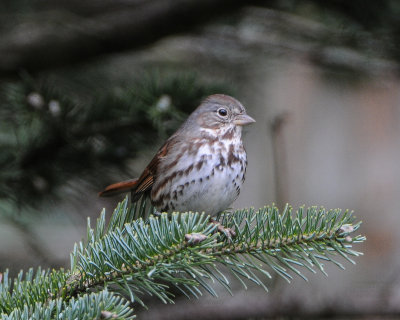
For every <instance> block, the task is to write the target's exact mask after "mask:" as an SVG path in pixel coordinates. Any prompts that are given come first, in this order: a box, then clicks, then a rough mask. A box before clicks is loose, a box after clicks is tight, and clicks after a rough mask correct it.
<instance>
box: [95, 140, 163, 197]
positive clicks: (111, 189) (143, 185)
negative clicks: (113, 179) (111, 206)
mask: <svg viewBox="0 0 400 320" xmlns="http://www.w3.org/2000/svg"><path fill="white" fill-rule="evenodd" d="M168 145H169V141H167V142H166V143H165V144H164V145H163V146H162V147H161V148H160V150H158V152H157V154H156V155H155V156H154V158H153V159H152V160H151V161H150V163H149V165H148V166H147V167H146V169H144V171H143V173H142V174H141V175H140V177H139V178H138V179H131V180H126V181H122V182H117V183H114V184H111V185H109V186H108V187H106V188H105V189H104V190H103V191H101V192H99V196H100V197H110V196H114V195H117V194H120V193H124V192H129V191H130V192H132V200H131V201H132V202H135V201H136V200H138V199H139V198H140V196H141V195H142V194H143V193H145V192H146V191H149V190H150V189H151V187H152V186H153V184H154V179H155V176H156V173H157V168H158V164H159V162H160V159H161V158H162V157H164V156H165V155H166V154H167V152H168Z"/></svg>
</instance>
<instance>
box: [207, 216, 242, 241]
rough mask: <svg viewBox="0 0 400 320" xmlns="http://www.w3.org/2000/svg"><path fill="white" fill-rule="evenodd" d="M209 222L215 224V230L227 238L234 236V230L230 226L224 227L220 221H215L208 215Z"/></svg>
mask: <svg viewBox="0 0 400 320" xmlns="http://www.w3.org/2000/svg"><path fill="white" fill-rule="evenodd" d="M210 223H212V224H215V225H216V226H217V231H218V232H220V233H222V234H224V235H225V236H226V237H227V238H228V239H232V238H234V237H236V232H235V231H234V230H233V229H231V228H225V227H224V226H223V225H222V224H221V223H220V222H218V221H216V220H215V219H214V218H212V217H210Z"/></svg>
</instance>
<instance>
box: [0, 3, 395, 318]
mask: <svg viewBox="0 0 400 320" xmlns="http://www.w3.org/2000/svg"><path fill="white" fill-rule="evenodd" d="M399 17H400V3H399V2H398V1H389V0H386V1H385V0H384V1H368V2H365V1H345V0H342V1H341V0H336V1H318V0H314V1H311V0H310V1H300V0H298V1H295V0H287V1H227V0H225V1H219V0H213V1H211V0H210V1H207V0H202V1H195V0H191V1H190V0H175V1H170V0H147V1H144V0H113V1H111V0H110V1H109V0H102V1H100V0H87V1H75V0H72V1H71V0H69V1H64V0H52V1H49V0H33V1H26V0H8V1H6V0H2V1H1V2H0V87H1V88H0V89H1V92H0V94H1V96H0V272H1V270H5V269H6V268H9V269H10V270H11V273H12V274H16V273H17V272H18V271H19V270H20V269H25V270H26V269H27V268H29V267H36V266H39V265H41V266H43V267H55V268H58V267H68V263H69V252H70V250H71V249H72V247H73V244H74V243H75V242H76V241H79V240H80V239H81V238H82V237H84V235H85V230H86V218H87V217H88V216H90V217H91V218H92V219H95V218H96V217H97V216H98V214H99V212H100V211H101V209H102V208H103V207H106V208H107V210H108V211H107V212H108V214H109V215H110V214H111V212H112V209H113V208H114V207H115V205H116V202H117V201H118V200H119V199H121V198H119V199H118V198H113V199H99V198H98V197H97V192H98V191H100V190H101V189H102V188H103V187H104V186H105V185H107V184H109V183H112V182H115V181H118V180H119V179H127V178H130V177H134V176H137V175H138V174H139V173H140V171H141V170H142V169H143V168H144V167H145V165H146V164H147V162H148V161H149V160H150V159H151V157H152V155H153V154H154V152H155V151H156V150H157V149H158V147H159V146H160V145H161V144H162V141H163V140H164V139H166V138H167V137H168V136H169V135H170V134H171V133H172V132H173V131H174V130H175V129H176V128H177V126H179V124H180V123H181V122H182V121H183V120H184V119H185V117H186V116H187V114H189V113H190V112H191V111H192V110H193V109H194V108H195V107H196V106H197V104H198V103H199V101H200V100H201V99H202V98H203V97H205V96H206V95H208V94H212V93H217V92H220V93H228V94H232V95H234V96H235V97H236V98H238V99H239V100H240V101H241V102H242V103H243V104H244V105H245V106H246V107H247V110H248V113H249V114H250V115H251V116H252V117H254V118H255V119H256V120H257V123H256V124H255V125H253V126H250V127H248V128H246V130H245V134H244V140H245V146H246V149H247V151H248V158H249V167H248V173H247V179H246V183H245V186H244V188H243V190H242V193H241V195H240V197H239V199H238V200H237V201H236V202H235V203H234V205H233V206H234V207H235V208H241V207H249V206H254V207H260V206H263V205H265V204H271V203H272V202H275V203H276V204H277V205H278V206H279V207H282V206H283V205H284V204H285V203H287V202H289V203H291V204H292V205H293V206H294V207H298V206H300V205H303V204H304V205H306V206H310V205H322V206H325V207H327V208H337V207H339V208H343V209H347V208H348V209H352V210H354V211H355V214H356V216H357V218H358V219H360V220H363V225H362V228H361V233H363V234H365V235H366V236H367V242H366V243H365V244H363V245H362V246H361V247H357V248H356V250H360V251H363V252H364V256H363V257H361V258H357V259H356V260H357V265H355V266H354V265H350V264H349V263H347V264H346V271H341V270H339V269H338V268H336V267H335V266H330V265H328V266H327V272H328V274H329V277H325V276H323V275H322V274H319V273H317V274H316V275H313V274H308V278H309V282H307V283H306V282H304V281H303V280H301V279H295V280H294V281H293V283H292V284H287V283H286V282H284V281H283V280H272V281H268V284H269V287H270V289H271V290H270V292H269V293H266V292H264V291H263V290H262V289H261V288H258V287H252V286H250V287H249V289H248V291H243V290H242V287H241V285H240V284H239V283H237V282H235V280H234V279H232V286H233V288H234V293H235V294H234V296H233V297H231V296H230V295H229V294H228V293H226V292H225V291H224V289H223V288H221V289H219V290H218V292H219V293H220V298H219V299H215V298H211V297H209V296H207V294H205V295H204V296H203V297H202V298H201V299H199V300H190V301H189V300H187V299H186V298H177V301H176V304H175V305H162V304H161V303H160V302H158V301H157V300H154V301H149V304H150V309H149V311H141V310H140V309H139V310H138V312H142V313H141V314H139V317H140V318H141V319H188V318H196V319H262V318H268V317H272V318H282V317H284V318H285V317H289V318H291V317H295V318H305V319H309V318H324V317H332V318H336V319H348V318H350V317H351V318H356V319H391V318H396V317H397V316H398V315H399V311H400V307H399V306H400V283H399V281H400V279H399V276H398V270H399V263H400V260H399V258H398V256H399V249H398V247H397V245H398V243H399V236H398V231H397V229H398V224H399V222H400V221H399V214H398V208H399V195H400V180H399V177H400V169H399V168H400V166H399V158H400V148H399V147H400V142H399V141H400V139H399V137H400V90H399V89H400V87H399V84H400V82H399V61H400V45H399V43H400V18H399Z"/></svg>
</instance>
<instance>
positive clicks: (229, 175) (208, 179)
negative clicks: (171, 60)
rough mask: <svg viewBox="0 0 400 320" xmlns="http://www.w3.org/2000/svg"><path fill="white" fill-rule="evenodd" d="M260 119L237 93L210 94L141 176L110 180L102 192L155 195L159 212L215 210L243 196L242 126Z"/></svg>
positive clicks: (133, 198)
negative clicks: (234, 96) (241, 100)
mask: <svg viewBox="0 0 400 320" xmlns="http://www.w3.org/2000/svg"><path fill="white" fill-rule="evenodd" d="M254 122H255V120H254V119H253V118H252V117H250V116H249V115H248V114H247V113H246V109H245V107H244V106H243V105H242V104H241V103H240V102H239V101H238V100H237V99H235V98H233V97H231V96H229V95H225V94H213V95H210V96H208V97H206V98H205V99H204V100H203V101H202V102H201V104H200V105H199V106H198V107H197V108H196V109H195V110H194V111H193V112H192V113H191V114H190V115H189V117H188V118H187V119H186V121H185V122H184V123H183V124H182V125H181V127H180V128H179V129H178V130H177V131H176V132H175V133H174V134H173V135H172V136H171V137H170V138H169V139H167V141H166V142H165V143H164V144H163V145H162V146H161V148H160V149H159V150H158V152H157V153H156V154H155V156H154V157H153V159H152V160H151V161H150V163H149V164H148V165H147V167H146V168H145V169H144V170H143V172H142V174H141V175H140V176H139V178H137V179H130V180H126V181H122V182H118V183H114V184H111V185H109V186H107V187H106V188H105V189H104V190H103V191H101V192H100V193H99V196H101V197H107V196H113V195H116V194H119V193H124V192H131V201H132V202H135V201H137V200H138V199H140V197H142V196H147V197H150V200H151V203H152V205H153V206H154V207H155V208H156V209H157V210H158V212H160V213H161V212H167V213H171V212H188V211H192V212H200V213H201V212H204V213H206V214H208V215H210V216H211V217H212V216H215V215H217V214H218V213H220V212H222V211H224V210H226V209H227V208H229V206H230V205H231V204H232V202H233V201H234V200H236V198H237V197H238V196H239V193H240V190H241V188H242V185H243V182H244V180H245V174H246V168H247V155H246V151H245V149H244V147H243V142H242V127H243V126H246V125H249V124H251V123H254Z"/></svg>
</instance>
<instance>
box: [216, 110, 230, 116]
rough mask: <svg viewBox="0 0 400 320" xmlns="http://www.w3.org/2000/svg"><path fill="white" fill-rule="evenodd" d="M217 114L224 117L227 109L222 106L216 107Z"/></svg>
mask: <svg viewBox="0 0 400 320" xmlns="http://www.w3.org/2000/svg"><path fill="white" fill-rule="evenodd" d="M218 114H219V115H220V116H221V117H226V116H227V115H228V111H226V109H224V108H221V109H218Z"/></svg>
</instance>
